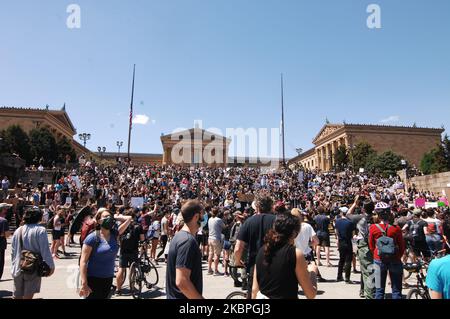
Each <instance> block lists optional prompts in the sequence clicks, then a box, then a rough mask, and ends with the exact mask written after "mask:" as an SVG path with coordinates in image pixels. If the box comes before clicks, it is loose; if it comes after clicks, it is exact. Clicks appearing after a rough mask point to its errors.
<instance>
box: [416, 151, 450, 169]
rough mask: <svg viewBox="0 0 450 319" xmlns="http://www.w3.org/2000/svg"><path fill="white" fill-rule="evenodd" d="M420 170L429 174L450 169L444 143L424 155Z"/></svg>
mask: <svg viewBox="0 0 450 319" xmlns="http://www.w3.org/2000/svg"><path fill="white" fill-rule="evenodd" d="M420 170H421V171H422V172H423V173H424V174H427V175H428V174H437V173H442V172H446V171H448V170H449V166H448V159H447V158H446V155H445V149H444V146H443V145H440V146H439V147H437V148H435V149H432V150H431V151H430V152H428V153H426V154H425V155H424V156H423V159H422V161H421V162H420Z"/></svg>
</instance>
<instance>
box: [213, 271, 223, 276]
mask: <svg viewBox="0 0 450 319" xmlns="http://www.w3.org/2000/svg"><path fill="white" fill-rule="evenodd" d="M214 276H216V277H218V276H223V273H222V272H220V271H215V272H214Z"/></svg>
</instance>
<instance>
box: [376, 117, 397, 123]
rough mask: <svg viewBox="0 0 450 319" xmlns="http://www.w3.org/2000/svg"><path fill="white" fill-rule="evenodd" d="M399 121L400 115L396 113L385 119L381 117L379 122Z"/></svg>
mask: <svg viewBox="0 0 450 319" xmlns="http://www.w3.org/2000/svg"><path fill="white" fill-rule="evenodd" d="M398 121H400V116H398V115H391V116H389V117H387V118H385V119H382V120H381V121H380V123H394V122H398Z"/></svg>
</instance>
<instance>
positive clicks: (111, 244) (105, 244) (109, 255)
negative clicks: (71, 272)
mask: <svg viewBox="0 0 450 319" xmlns="http://www.w3.org/2000/svg"><path fill="white" fill-rule="evenodd" d="M99 240H100V241H99ZM84 244H85V245H88V246H91V247H92V252H91V256H90V258H89V261H88V264H87V268H88V271H87V275H88V277H97V278H111V277H114V265H115V262H116V256H117V253H118V251H119V245H118V243H117V233H116V232H113V231H111V236H110V238H109V241H106V240H105V239H103V238H98V237H97V232H93V233H91V234H89V235H88V236H87V237H86V239H85V240H84Z"/></svg>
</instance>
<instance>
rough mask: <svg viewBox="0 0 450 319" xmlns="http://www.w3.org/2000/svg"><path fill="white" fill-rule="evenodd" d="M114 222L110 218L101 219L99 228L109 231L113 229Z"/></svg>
mask: <svg viewBox="0 0 450 319" xmlns="http://www.w3.org/2000/svg"><path fill="white" fill-rule="evenodd" d="M114 223H115V220H114V218H112V217H107V218H105V219H103V221H102V223H101V227H102V228H104V229H108V230H111V229H112V228H113V227H114Z"/></svg>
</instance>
